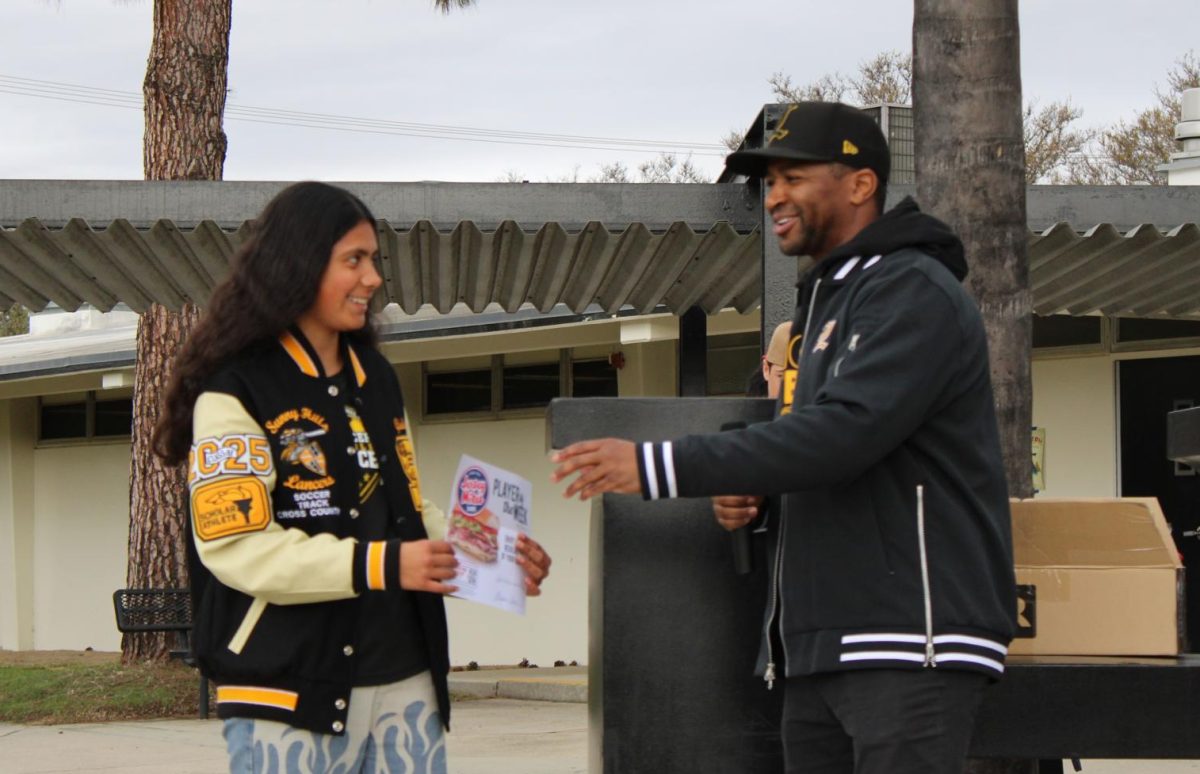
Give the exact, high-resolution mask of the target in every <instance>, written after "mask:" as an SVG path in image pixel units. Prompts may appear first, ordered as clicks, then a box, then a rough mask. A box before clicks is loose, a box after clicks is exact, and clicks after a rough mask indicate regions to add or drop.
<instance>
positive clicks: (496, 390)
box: [421, 348, 605, 422]
mask: <svg viewBox="0 0 1200 774" xmlns="http://www.w3.org/2000/svg"><path fill="white" fill-rule="evenodd" d="M597 361H605V358H603V357H589V356H585V357H580V358H578V359H576V358H574V357H572V350H571V349H570V348H564V349H560V350H558V359H557V361H555V360H552V359H549V358H547V359H546V360H545V361H535V362H531V363H524V362H522V363H509V364H508V367H509V368H526V367H529V366H538V365H541V366H546V365H551V364H554V363H555V362H557V366H558V395H557V396H555V397H561V396H564V395H573V394H574V378H573V377H574V369H573V366H574V364H576V363H590V362H597ZM489 368H490V370H491V375H492V394H491V400H490V405H489V408H487V409H481V410H477V411H456V412H434V413H430V411H429V392H430V391H429V377H430V376H431V375H434V374H439V373H461V372H467V371H478V370H481V369H479V368H462V369H453V368H451V369H445V370H441V369H438V370H430V369H429V363H428V361H425V362H422V363H421V420H422V422H470V421H480V420H500V419H520V418H526V417H541V416H545V414H546V405H548V402H547V404H544V405H537V406H524V407H520V408H505V406H504V368H505V362H504V355H503V354H498V355H492V356H491V362H490V365H489Z"/></svg>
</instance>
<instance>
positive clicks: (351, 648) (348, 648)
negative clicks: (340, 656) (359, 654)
mask: <svg viewBox="0 0 1200 774" xmlns="http://www.w3.org/2000/svg"><path fill="white" fill-rule="evenodd" d="M342 653H345V654H346V655H347V656H353V655H354V646H353V645H347V646H346V647H344V648H342Z"/></svg>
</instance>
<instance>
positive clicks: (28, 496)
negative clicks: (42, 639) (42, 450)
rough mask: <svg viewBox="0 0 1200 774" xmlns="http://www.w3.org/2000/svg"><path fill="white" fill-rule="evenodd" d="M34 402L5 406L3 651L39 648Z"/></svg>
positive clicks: (0, 414)
mask: <svg viewBox="0 0 1200 774" xmlns="http://www.w3.org/2000/svg"><path fill="white" fill-rule="evenodd" d="M36 407H37V402H36V401H35V400H33V399H24V400H0V648H2V649H5V650H28V649H30V648H32V647H34V638H33V633H34V627H33V618H34V598H33V588H34V577H33V571H34V561H33V545H34V534H33V532H34V512H33V511H34V498H33V487H32V486H31V484H30V482H31V481H32V478H33V445H34V421H33V417H34V411H35V410H36Z"/></svg>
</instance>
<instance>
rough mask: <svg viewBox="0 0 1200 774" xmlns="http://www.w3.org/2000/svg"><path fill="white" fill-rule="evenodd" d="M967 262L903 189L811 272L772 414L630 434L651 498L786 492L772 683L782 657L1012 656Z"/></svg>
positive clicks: (953, 665)
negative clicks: (640, 436)
mask: <svg viewBox="0 0 1200 774" xmlns="http://www.w3.org/2000/svg"><path fill="white" fill-rule="evenodd" d="M964 276H966V262H965V260H964V258H963V251H962V244H961V242H960V241H959V240H958V238H957V237H956V236H955V235H954V234H953V233H952V232H951V231H950V229H949V228H948V227H946V226H945V225H943V224H942V223H940V222H938V221H937V220H934V219H933V218H931V217H929V216H927V215H924V214H922V213H921V212H920V211H919V210H918V208H917V205H916V204H915V202H913V201H912V200H911V199H908V200H905V201H904V202H902V203H901V204H900V205H899V206H897V207H896V208H895V209H893V210H891V211H889V212H888V213H886V214H885V215H883V216H882V217H880V218H879V219H877V220H876V221H875V222H874V223H872V224H871V225H870V226H868V227H867V228H866V229H864V230H863V231H862V232H860V233H859V235H858V236H857V237H856V238H855V239H854V240H852V241H851V242H849V243H847V244H845V245H843V246H841V247H839V248H838V249H837V250H835V251H834V252H833V253H832V254H831V255H829V256H828V257H827V258H826V259H824V260H823V261H822V262H821V263H820V264H818V265H817V266H816V267H814V268H813V269H812V270H811V271H810V272H809V274H808V275H807V276H806V278H805V280H804V281H803V283H802V286H801V289H800V294H799V299H800V304H799V306H798V309H797V314H796V317H795V319H794V321H793V324H792V334H793V338H792V343H791V348H790V349H791V351H790V353H789V358H788V364H787V370H786V372H785V375H784V389H783V396H782V399H781V402H780V412H779V415H778V416H777V417H776V419H775V420H774V421H772V422H766V423H763V424H759V425H753V426H751V427H749V428H746V429H744V430H737V431H731V432H724V433H719V434H714V435H702V436H689V437H686V438H682V439H679V440H677V441H674V442H673V443H653V444H650V443H648V444H643V445H642V446H641V447H640V448H639V455H638V458H639V460H638V461H639V467H640V471H641V475H642V482H643V484H642V488H643V492H644V493H645V495H646V496H648V497H652V498H653V497H696V496H703V495H724V494H747V495H772V496H778V498H779V506H778V508H777V509H776V510H775V512H777V513H779V514H780V515H779V517H778V518H774V519H772V522H773V523H772V524H771V525H770V528H771V529H770V531H771V532H772V533H773V534H772V540H773V543H772V544H771V551H772V552H773V555H774V562H773V567H772V577H771V583H770V593H769V596H770V599H769V600H768V605H767V610H766V614H765V617H764V618H765V620H764V632H763V640H762V642H763V648H762V651H761V655H760V661H759V669H760V674H763V675H764V677H765V678H766V679H767V680H768V682H773V681H774V679H775V677H776V672H777V669H778V667H779V666H780V662H781V661H782V665H783V667H784V669H783V670H780V671H782V672H783V674H786V675H787V676H795V675H805V674H813V673H820V672H832V671H841V670H854V669H866V668H889V669H920V668H925V667H943V668H950V669H965V670H975V671H980V672H983V673H986V674H989V675H991V676H993V677H998V676H999V675H1000V674H1001V673H1002V672H1003V671H1004V659H1005V656H1006V654H1007V646H1008V643H1009V641H1010V639H1011V637H1012V634H1013V628H1014V619H1015V611H1016V592H1015V580H1014V574H1013V560H1012V531H1011V527H1010V523H1009V506H1008V496H1007V491H1006V485H1005V474H1004V468H1003V464H1002V462H1001V455H1000V444H999V440H998V432H997V425H996V418H995V408H994V402H993V395H992V388H991V382H990V377H989V368H988V350H987V340H986V337H985V334H984V328H983V323H982V320H981V318H980V315H979V311H978V308H977V307H976V306H975V303H974V302H973V301H972V300H971V298H970V297H968V295H967V293H966V291H965V290H964V289H963V287H962V285H961V284H960V280H961V279H962V278H963V277H964ZM772 632H777V633H778V640H777V641H776V638H775V637H773V636H772ZM777 643H782V653H781V652H780V648H779V645H778V644H777Z"/></svg>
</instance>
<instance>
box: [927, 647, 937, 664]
mask: <svg viewBox="0 0 1200 774" xmlns="http://www.w3.org/2000/svg"><path fill="white" fill-rule="evenodd" d="M925 666H927V667H932V668H934V669H937V654H935V653H934V652H933V643H932V642H926V643H925Z"/></svg>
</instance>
